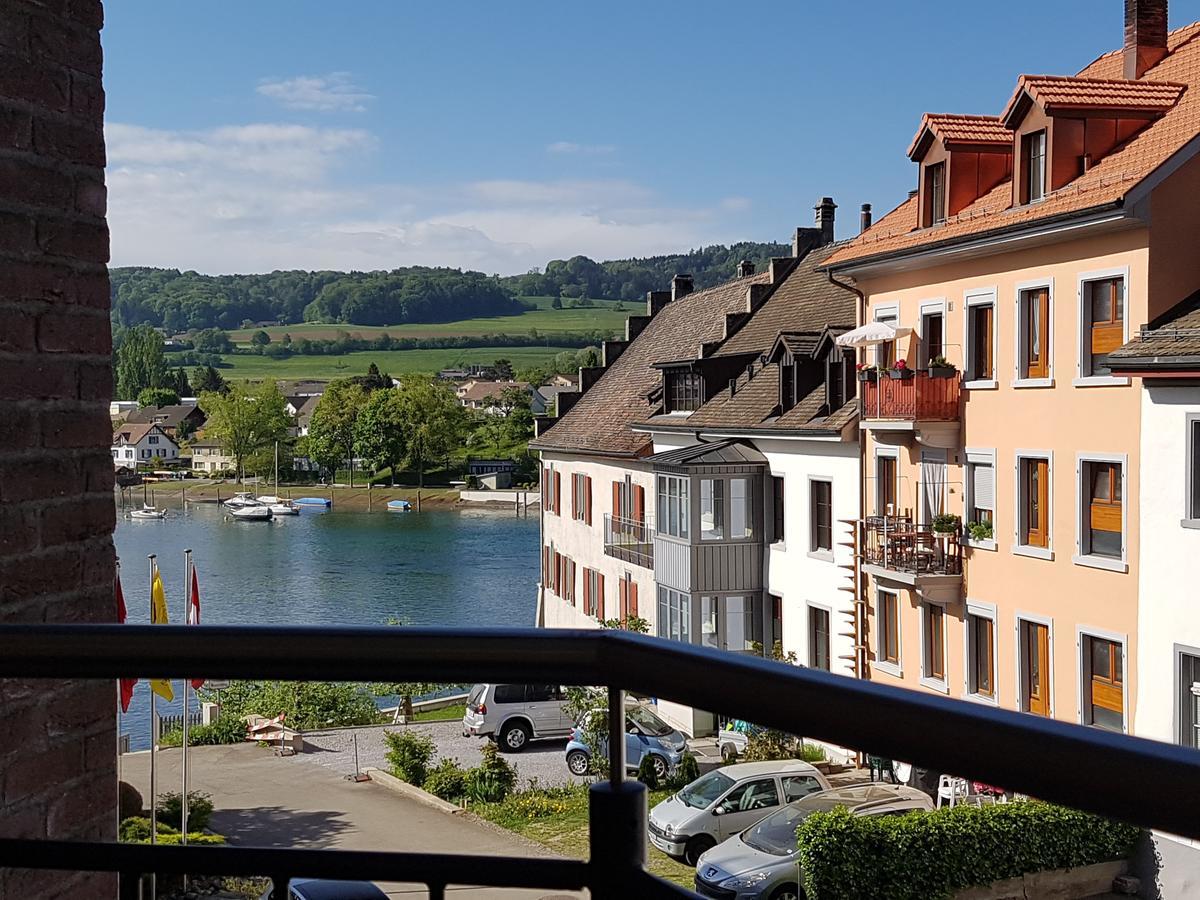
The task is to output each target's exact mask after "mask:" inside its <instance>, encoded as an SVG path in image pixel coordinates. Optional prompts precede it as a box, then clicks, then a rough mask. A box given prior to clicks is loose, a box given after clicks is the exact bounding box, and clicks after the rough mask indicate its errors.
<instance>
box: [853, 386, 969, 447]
mask: <svg viewBox="0 0 1200 900" xmlns="http://www.w3.org/2000/svg"><path fill="white" fill-rule="evenodd" d="M859 387H860V388H861V389H862V400H861V414H862V422H861V426H862V427H863V428H868V429H871V430H872V431H874V432H876V433H878V432H916V435H917V441H918V442H919V443H922V444H927V445H929V446H932V447H953V446H956V445H957V437H958V419H959V411H958V409H959V407H958V403H959V396H960V389H961V379H960V378H959V376H958V373H957V372H956V373H955V374H954V376H953V377H951V378H934V377H932V376H930V374H929V373H928V372H914V373H913V374H912V377H910V378H890V377H888V376H887V375H886V374H882V373H881V374H880V375H879V377H878V379H877V380H875V381H864V382H862V383H861V384H860V385H859Z"/></svg>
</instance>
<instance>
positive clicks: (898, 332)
mask: <svg viewBox="0 0 1200 900" xmlns="http://www.w3.org/2000/svg"><path fill="white" fill-rule="evenodd" d="M909 334H912V329H911V328H897V327H896V326H895V325H892V324H891V323H889V322H868V323H867V324H866V325H861V326H859V327H858V328H855V329H854V330H853V331H847V332H846V333H845V334H842V335H838V337H837V343H838V346H839V347H873V346H874V345H876V344H886V343H887V342H888V341H894V340H896V338H902V337H905V336H907V335H909Z"/></svg>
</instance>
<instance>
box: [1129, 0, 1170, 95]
mask: <svg viewBox="0 0 1200 900" xmlns="http://www.w3.org/2000/svg"><path fill="white" fill-rule="evenodd" d="M1166 55H1167V0H1125V50H1124V61H1125V77H1126V78H1129V79H1134V78H1141V77H1142V76H1143V75H1145V74H1146V71H1147V70H1148V69H1150V68H1151V67H1152V66H1154V65H1155V64H1157V63H1158V61H1159V60H1161V59H1162V58H1163V57H1164V56H1166Z"/></svg>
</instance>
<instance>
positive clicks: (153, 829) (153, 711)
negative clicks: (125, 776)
mask: <svg viewBox="0 0 1200 900" xmlns="http://www.w3.org/2000/svg"><path fill="white" fill-rule="evenodd" d="M157 558H158V554H156V553H150V554H148V555H147V556H146V559H148V560H150V621H151V622H153V621H154V566H155V562H154V561H155V560H156V559H157ZM147 686H148V687H149V688H150V844H151V846H153V845H154V844H157V843H158V776H157V773H156V772H155V770H154V758H155V752H154V743H155V738H156V737H157V732H158V727H157V726H158V704H156V703H155V702H154V701H155V697H156V695H155V692H154V685H152V684H149V683H147ZM157 896H158V876H157V874H156V873H154V872H151V873H150V900H154V898H156V897H157Z"/></svg>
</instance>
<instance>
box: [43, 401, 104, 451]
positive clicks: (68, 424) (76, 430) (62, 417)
mask: <svg viewBox="0 0 1200 900" xmlns="http://www.w3.org/2000/svg"><path fill="white" fill-rule="evenodd" d="M111 438H112V425H111V420H110V419H109V418H108V416H106V415H101V414H99V413H98V412H92V411H91V410H82V409H59V410H51V411H48V412H44V413H42V446H43V447H46V448H48V449H55V450H58V449H67V448H74V447H103V446H104V445H105V444H107V443H108V442H109V440H111Z"/></svg>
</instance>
